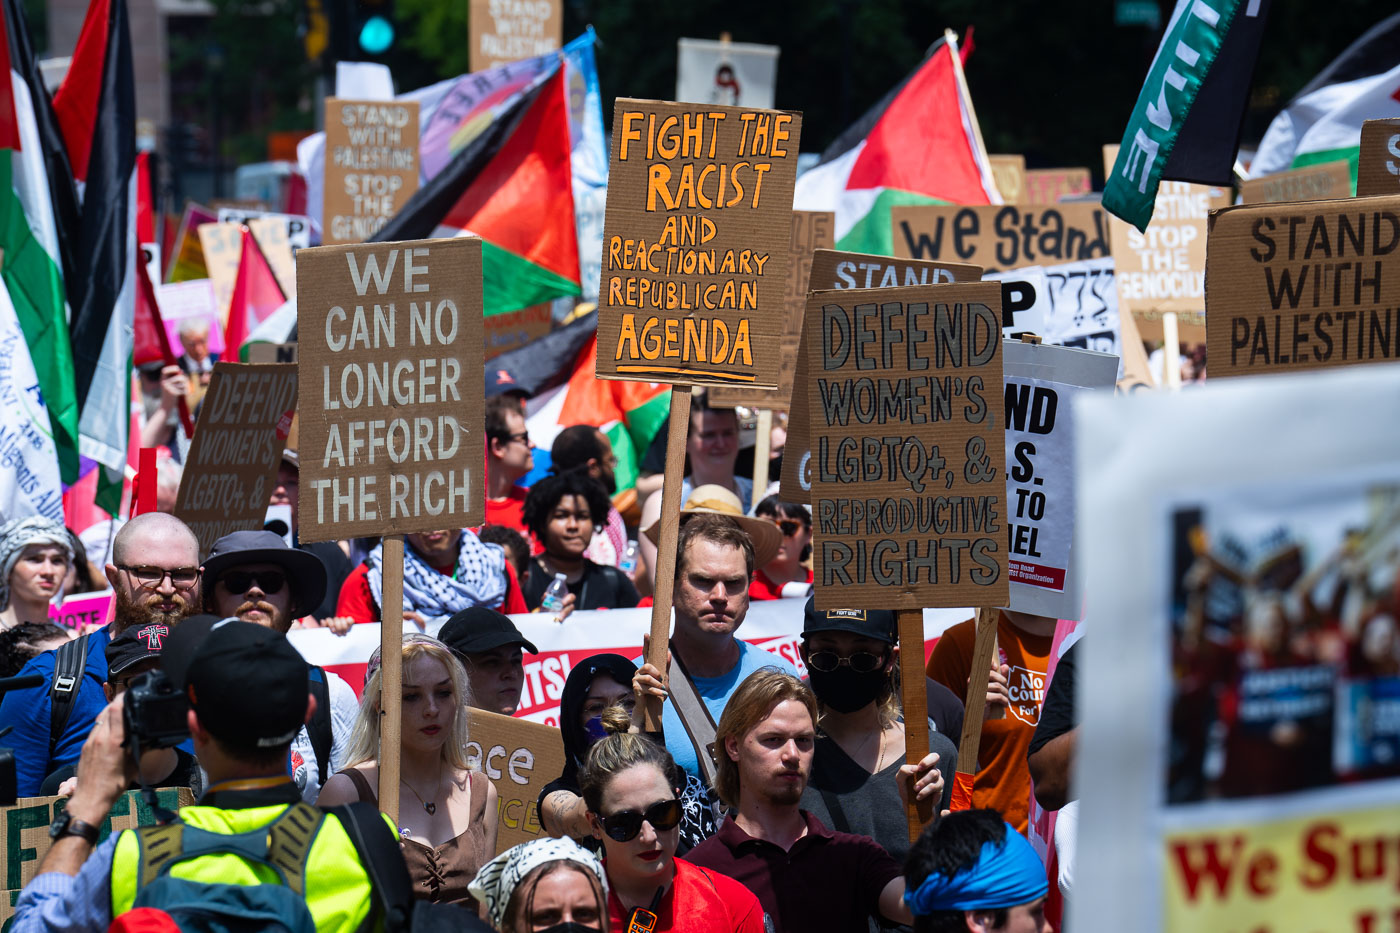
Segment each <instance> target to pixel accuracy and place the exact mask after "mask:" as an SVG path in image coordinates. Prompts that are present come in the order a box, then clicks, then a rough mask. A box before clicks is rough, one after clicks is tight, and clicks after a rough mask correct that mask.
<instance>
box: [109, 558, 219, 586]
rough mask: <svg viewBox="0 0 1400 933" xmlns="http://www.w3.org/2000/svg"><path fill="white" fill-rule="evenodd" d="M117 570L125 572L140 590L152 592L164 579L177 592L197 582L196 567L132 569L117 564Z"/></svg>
mask: <svg viewBox="0 0 1400 933" xmlns="http://www.w3.org/2000/svg"><path fill="white" fill-rule="evenodd" d="M117 569H118V570H125V571H126V572H127V573H129V574H130V575H131V578H132V579H133V580H135V581H136V583H137V585H138V586H140V587H141V588H142V589H147V590H154V589H157V588H159V587H160V585H161V583H162V582H163V581H164V580H165V578H166V577H169V578H170V585H171V586H173V587H175V588H176V589H177V590H183V589H188V588H189V587H192V586H194V585H195V584H196V583H198V582H199V568H198V567H174V568H166V567H132V566H129V565H127V564H118V565H117Z"/></svg>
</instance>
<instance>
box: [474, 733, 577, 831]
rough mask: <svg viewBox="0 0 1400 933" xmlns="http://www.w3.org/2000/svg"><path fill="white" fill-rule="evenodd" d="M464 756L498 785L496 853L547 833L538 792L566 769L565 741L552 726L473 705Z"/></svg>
mask: <svg viewBox="0 0 1400 933" xmlns="http://www.w3.org/2000/svg"><path fill="white" fill-rule="evenodd" d="M468 730H469V734H470V736H471V741H470V742H468V743H467V760H468V762H469V763H470V764H471V766H472V767H473V768H475V769H477V770H479V771H481V772H483V773H484V774H485V775H486V776H487V777H488V778H490V780H491V783H492V784H494V785H495V787H496V807H497V812H498V813H499V815H500V822H499V829H498V830H497V835H496V853H497V854H500V853H501V852H504V851H505V850H506V849H509V848H510V847H511V846H515V845H519V844H520V843H522V842H529V841H530V840H532V839H539V838H541V837H544V836H547V835H549V834H548V833H546V832H545V831H544V828H543V827H542V826H541V825H540V811H539V796H540V791H542V790H544V786H545V785H546V784H548V783H549V782H550V781H553V780H554V779H555V778H557V777H559V775H561V774H563V773H564V739H563V737H562V735H561V734H560V732H559V730H558V729H556V728H554V727H552V726H545V725H541V724H540V723H537V722H529V721H528V720H524V719H516V718H515V717H514V716H502V715H500V714H499V713H488V712H486V711H485V710H479V709H476V708H471V721H470V723H469V725H468Z"/></svg>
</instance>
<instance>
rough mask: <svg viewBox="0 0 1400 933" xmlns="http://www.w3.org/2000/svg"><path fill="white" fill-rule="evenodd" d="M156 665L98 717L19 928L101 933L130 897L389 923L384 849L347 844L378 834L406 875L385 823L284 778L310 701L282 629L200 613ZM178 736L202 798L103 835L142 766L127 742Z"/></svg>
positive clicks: (297, 921)
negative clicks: (192, 758) (364, 852)
mask: <svg viewBox="0 0 1400 933" xmlns="http://www.w3.org/2000/svg"><path fill="white" fill-rule="evenodd" d="M160 663H161V671H159V672H155V673H152V674H148V675H146V676H145V677H142V678H139V679H138V680H136V681H134V682H133V683H132V684H131V686H130V687H129V688H128V690H127V691H126V692H124V693H122V694H120V695H118V696H117V698H116V699H114V700H113V701H112V702H111V703H110V704H108V706H107V708H106V709H104V710H103V711H102V713H101V715H100V716H99V717H98V719H97V724H96V725H95V727H94V728H93V730H92V734H91V735H90V736H89V737H88V740H87V742H86V743H85V744H84V746H83V752H82V757H81V759H80V761H79V763H78V787H77V790H76V791H75V793H74V794H73V797H72V799H71V800H69V801H68V805H67V807H66V808H65V809H64V810H63V811H62V812H61V813H60V814H59V816H58V818H57V819H55V820H54V823H53V826H51V827H50V829H49V834H50V836H52V837H53V839H54V843H53V847H52V848H51V849H49V851H48V853H47V854H46V855H45V856H44V859H43V861H42V862H41V863H40V865H39V874H38V875H37V876H36V877H35V878H34V880H32V881H31V882H30V883H29V884H28V885H27V886H26V887H25V889H24V891H23V892H22V893H21V894H20V898H19V902H18V903H17V904H16V907H15V917H14V926H13V931H14V933H30V931H36V933H37V931H41V930H67V931H73V933H85V931H90V933H102V931H105V930H106V929H107V928H108V925H109V924H110V923H111V922H112V919H113V918H114V917H117V916H120V915H122V914H123V913H125V912H127V911H128V910H131V909H133V908H135V907H151V908H156V909H159V910H162V911H165V912H166V913H168V914H169V915H170V916H171V918H172V919H174V921H175V922H176V924H179V923H180V922H181V921H182V919H183V920H185V921H186V922H188V920H189V919H190V918H192V917H195V916H196V915H203V920H204V921H206V922H207V921H208V920H209V919H211V917H213V918H217V917H223V918H225V919H227V920H232V919H234V918H235V917H238V918H239V919H241V920H242V922H244V923H245V924H246V925H247V926H249V927H253V928H258V929H287V930H309V929H313V928H314V929H315V930H316V931H317V933H333V931H334V933H342V931H343V933H350V931H355V930H361V929H365V928H369V929H374V930H379V929H382V928H383V927H382V924H381V923H379V922H378V919H379V918H374V921H375V922H373V923H367V921H369V920H370V919H371V915H372V912H373V911H374V909H375V896H376V890H375V886H374V884H373V883H372V881H371V874H370V869H369V868H367V867H366V866H367V865H369V864H371V863H373V864H374V865H376V866H377V868H378V869H379V870H380V873H379V874H377V875H376V877H381V876H387V873H384V872H383V869H385V868H386V866H388V865H389V863H387V862H385V861H382V859H383V858H384V857H385V852H384V845H381V846H379V847H378V848H377V849H375V850H374V852H373V854H372V855H370V856H369V858H370V862H364V861H362V858H361V854H360V850H359V849H358V848H357V846H356V844H355V842H354V841H353V840H354V839H356V838H371V837H372V834H371V832H370V831H374V832H377V833H378V834H379V835H380V836H382V837H383V841H384V843H385V844H386V845H387V847H388V850H389V852H388V857H390V858H393V859H398V863H397V865H396V866H389V867H394V868H397V871H398V872H400V873H402V872H403V867H402V858H401V856H399V854H398V852H397V849H396V848H395V847H394V846H393V843H392V835H391V830H389V829H388V828H387V827H386V826H378V825H376V824H377V823H378V822H379V821H378V820H374V822H373V823H365V822H362V821H361V820H360V819H359V818H358V817H356V818H349V819H347V816H345V815H341V814H339V813H337V814H328V813H324V812H323V811H320V810H317V809H316V808H314V807H311V806H309V805H307V804H305V803H303V802H302V801H301V795H300V793H299V792H298V790H297V787H296V785H295V784H294V783H293V782H292V780H291V778H289V777H288V776H287V770H286V763H287V755H288V752H289V750H290V748H291V744H292V739H293V738H294V737H295V736H296V734H297V732H298V731H299V730H300V728H301V726H302V725H303V724H304V723H305V722H306V720H307V719H308V718H310V716H311V714H312V713H313V711H314V710H315V698H314V697H313V696H312V695H311V693H310V688H309V680H308V667H307V664H306V662H305V661H304V660H303V659H302V657H301V655H300V654H298V653H297V651H296V649H295V648H293V647H292V646H291V644H289V643H288V642H287V639H286V637H285V636H283V635H281V634H280V633H278V632H275V631H272V630H271V629H268V628H265V627H263V626H259V625H253V624H250V623H247V622H240V621H237V620H234V619H226V620H222V621H219V620H215V619H213V618H212V617H200V618H198V619H193V620H190V621H188V622H186V623H185V624H183V625H181V626H180V627H179V628H178V629H176V630H175V631H174V632H172V633H171V635H170V637H169V638H168V639H167V640H166V642H165V648H164V650H163V651H162V653H161V662H160ZM182 714H183V715H182ZM182 727H183V728H182ZM181 731H187V732H188V734H189V736H190V737H191V738H192V739H193V742H194V748H195V754H196V756H197V757H198V759H199V761H200V764H201V765H203V767H204V770H205V771H206V772H207V774H208V776H209V781H210V783H209V787H208V789H207V790H206V791H205V793H204V795H203V796H202V797H201V798H200V800H199V803H198V804H197V805H195V806H192V807H186V808H185V809H184V810H182V811H181V812H180V815H179V819H178V821H176V822H173V823H169V824H167V825H161V826H148V827H143V828H141V829H136V830H126V831H124V832H122V833H119V834H118V833H114V834H112V835H111V836H109V837H108V838H107V839H106V840H105V841H103V842H102V843H101V844H100V845H99V844H98V843H97V837H98V833H99V827H100V826H101V825H102V822H103V820H104V819H106V817H107V814H108V812H109V810H110V809H111V807H112V804H113V803H114V802H115V801H116V800H117V799H118V798H119V797H120V796H121V795H122V794H123V793H124V792H125V791H126V788H127V785H128V784H129V783H130V782H131V780H132V778H133V777H134V776H135V775H136V768H135V763H134V758H133V754H132V753H133V751H136V750H139V749H142V748H148V747H154V746H159V745H170V744H174V743H175V742H177V741H179V737H180V732H181ZM371 819H373V818H371ZM94 847H95V848H94ZM279 882H280V883H279ZM258 924H261V925H260V926H259V925H258ZM279 924H280V925H279Z"/></svg>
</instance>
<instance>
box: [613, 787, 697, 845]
mask: <svg viewBox="0 0 1400 933" xmlns="http://www.w3.org/2000/svg"><path fill="white" fill-rule="evenodd" d="M644 821H645V822H647V823H650V824H651V828H652V829H654V830H656V831H657V832H658V833H664V832H665V831H666V830H668V829H675V828H676V826H677V824H679V823H680V821H681V802H680V801H679V800H677V799H676V798H674V797H672V798H671V799H670V800H662V801H658V802H657V803H654V804H652V805H651V806H649V807H647V808H646V809H645V810H640V811H639V810H623V811H621V812H619V813H614V814H613V815H612V816H602V815H601V814H600V815H599V816H598V822H600V823H602V824H603V832H605V833H607V834H608V838H609V839H612V840H614V841H616V842H631V841H632V840H633V839H636V838H637V833H639V832H641V831H642V823H643V822H644Z"/></svg>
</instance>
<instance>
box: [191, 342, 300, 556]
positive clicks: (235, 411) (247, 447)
mask: <svg viewBox="0 0 1400 933" xmlns="http://www.w3.org/2000/svg"><path fill="white" fill-rule="evenodd" d="M296 408H297V369H296V367H295V366H293V365H291V364H289V363H261V364H253V363H215V364H214V376H213V378H212V379H211V380H210V381H209V391H208V392H207V393H206V394H205V396H204V404H203V405H201V406H200V409H199V423H198V424H197V425H195V430H194V441H193V442H192V443H191V444H190V452H189V455H188V457H187V458H186V460H185V469H184V473H183V474H182V475H181V478H180V493H179V496H178V497H177V498H176V500H175V515H176V517H177V518H179V519H180V520H181V521H183V522H184V523H185V524H186V525H189V526H190V528H191V529H192V530H193V531H194V533H195V537H197V538H199V549H200V553H201V554H208V553H209V548H210V547H212V546H213V544H214V542H215V541H217V540H218V539H219V538H221V537H223V536H224V535H226V534H229V533H230V532H234V531H252V530H256V529H259V528H261V527H262V526H263V516H264V515H265V514H266V513H267V500H268V497H269V496H271V495H272V487H273V486H274V485H275V484H276V482H277V464H278V463H279V462H280V461H281V459H282V451H283V450H284V449H285V447H286V443H287V435H288V433H289V432H290V431H291V427H292V417H293V416H294V415H295V414H296Z"/></svg>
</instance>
